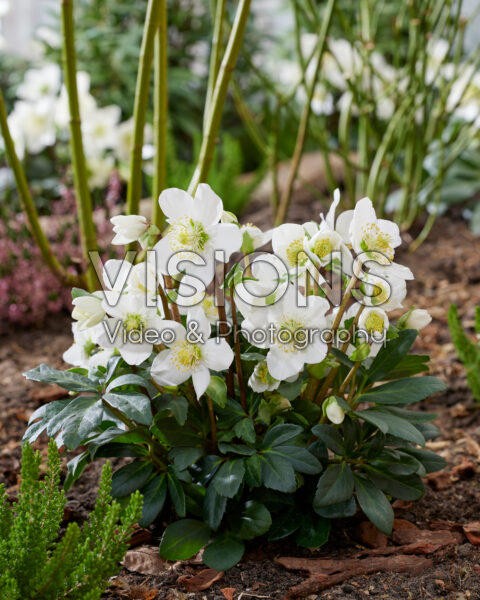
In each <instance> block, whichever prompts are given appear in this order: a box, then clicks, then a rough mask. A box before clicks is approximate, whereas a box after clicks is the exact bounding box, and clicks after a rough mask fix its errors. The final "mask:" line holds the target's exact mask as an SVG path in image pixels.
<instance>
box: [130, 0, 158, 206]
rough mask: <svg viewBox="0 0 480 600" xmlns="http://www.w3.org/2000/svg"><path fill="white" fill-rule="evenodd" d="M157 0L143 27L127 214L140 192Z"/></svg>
mask: <svg viewBox="0 0 480 600" xmlns="http://www.w3.org/2000/svg"><path fill="white" fill-rule="evenodd" d="M159 13H160V0H149V2H148V6H147V16H146V20H145V27H144V30H143V39H142V48H141V50H140V62H139V67H138V75H137V86H136V89H135V103H134V107H133V122H134V129H133V147H132V151H131V159H130V179H129V182H128V190H127V214H129V215H132V214H137V213H138V209H139V204H140V197H141V195H142V148H143V135H144V130H145V118H146V113H147V106H148V94H149V91H150V76H151V70H152V61H153V51H154V46H155V36H156V35H157V31H158V28H159V25H160V23H159Z"/></svg>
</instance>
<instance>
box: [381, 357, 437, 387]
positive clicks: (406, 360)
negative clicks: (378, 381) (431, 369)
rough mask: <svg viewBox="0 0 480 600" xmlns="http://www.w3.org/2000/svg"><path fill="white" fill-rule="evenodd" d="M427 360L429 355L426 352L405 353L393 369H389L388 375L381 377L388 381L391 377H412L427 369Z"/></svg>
mask: <svg viewBox="0 0 480 600" xmlns="http://www.w3.org/2000/svg"><path fill="white" fill-rule="evenodd" d="M429 361H430V357H429V356H428V354H425V355H420V354H407V356H404V357H403V358H402V360H401V361H400V362H399V363H398V365H397V366H396V367H395V368H394V369H393V371H390V373H388V375H386V376H385V377H383V378H382V379H383V381H388V380H391V379H402V378H404V377H413V376H414V375H418V374H419V373H423V372H424V371H428V365H427V363H428V362H429Z"/></svg>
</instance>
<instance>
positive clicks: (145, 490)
mask: <svg viewBox="0 0 480 600" xmlns="http://www.w3.org/2000/svg"><path fill="white" fill-rule="evenodd" d="M140 491H141V493H142V495H143V512H142V518H141V519H140V521H139V522H138V523H139V525H140V526H141V527H148V526H149V525H150V523H153V521H155V519H156V518H157V517H158V515H159V514H160V512H161V510H162V508H163V505H164V504H165V500H166V498H167V480H166V477H165V473H162V474H160V475H155V477H153V478H152V479H150V481H149V482H148V483H147V484H146V485H144V486H143V487H142V489H141V490H140Z"/></svg>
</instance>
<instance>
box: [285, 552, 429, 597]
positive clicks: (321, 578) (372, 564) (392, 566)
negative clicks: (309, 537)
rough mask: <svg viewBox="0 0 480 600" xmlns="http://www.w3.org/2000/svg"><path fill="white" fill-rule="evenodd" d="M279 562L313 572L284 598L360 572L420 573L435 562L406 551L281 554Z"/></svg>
mask: <svg viewBox="0 0 480 600" xmlns="http://www.w3.org/2000/svg"><path fill="white" fill-rule="evenodd" d="M276 562H278V563H279V564H281V565H282V566H284V567H285V568H287V569H293V570H300V571H307V572H308V573H309V575H310V577H309V578H308V579H307V580H306V581H304V582H302V583H300V584H298V585H296V586H294V587H292V588H291V589H290V590H289V592H288V593H287V594H286V596H284V600H293V599H294V598H303V597H304V596H305V595H307V594H312V593H316V592H321V591H323V590H325V589H327V588H329V587H332V586H334V585H338V584H340V583H343V582H344V581H346V580H347V579H350V578H352V577H357V576H358V575H368V574H369V573H378V572H395V573H409V574H410V575H419V574H420V573H422V572H423V571H425V570H426V569H428V568H430V567H431V566H432V565H433V561H432V560H431V559H429V558H425V557H423V556H407V555H404V554H399V555H396V556H369V557H367V558H347V559H345V560H331V559H308V558H292V557H281V558H277V559H276Z"/></svg>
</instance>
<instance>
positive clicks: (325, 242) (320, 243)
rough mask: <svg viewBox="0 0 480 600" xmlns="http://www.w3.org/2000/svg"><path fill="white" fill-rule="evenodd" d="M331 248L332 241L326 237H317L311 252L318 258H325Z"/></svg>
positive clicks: (330, 251)
mask: <svg viewBox="0 0 480 600" xmlns="http://www.w3.org/2000/svg"><path fill="white" fill-rule="evenodd" d="M332 250H333V246H332V242H331V240H330V239H329V238H328V237H324V238H318V239H317V240H316V241H315V244H314V246H313V253H314V254H315V255H316V256H318V258H325V257H326V256H328V255H329V254H331V253H332Z"/></svg>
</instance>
